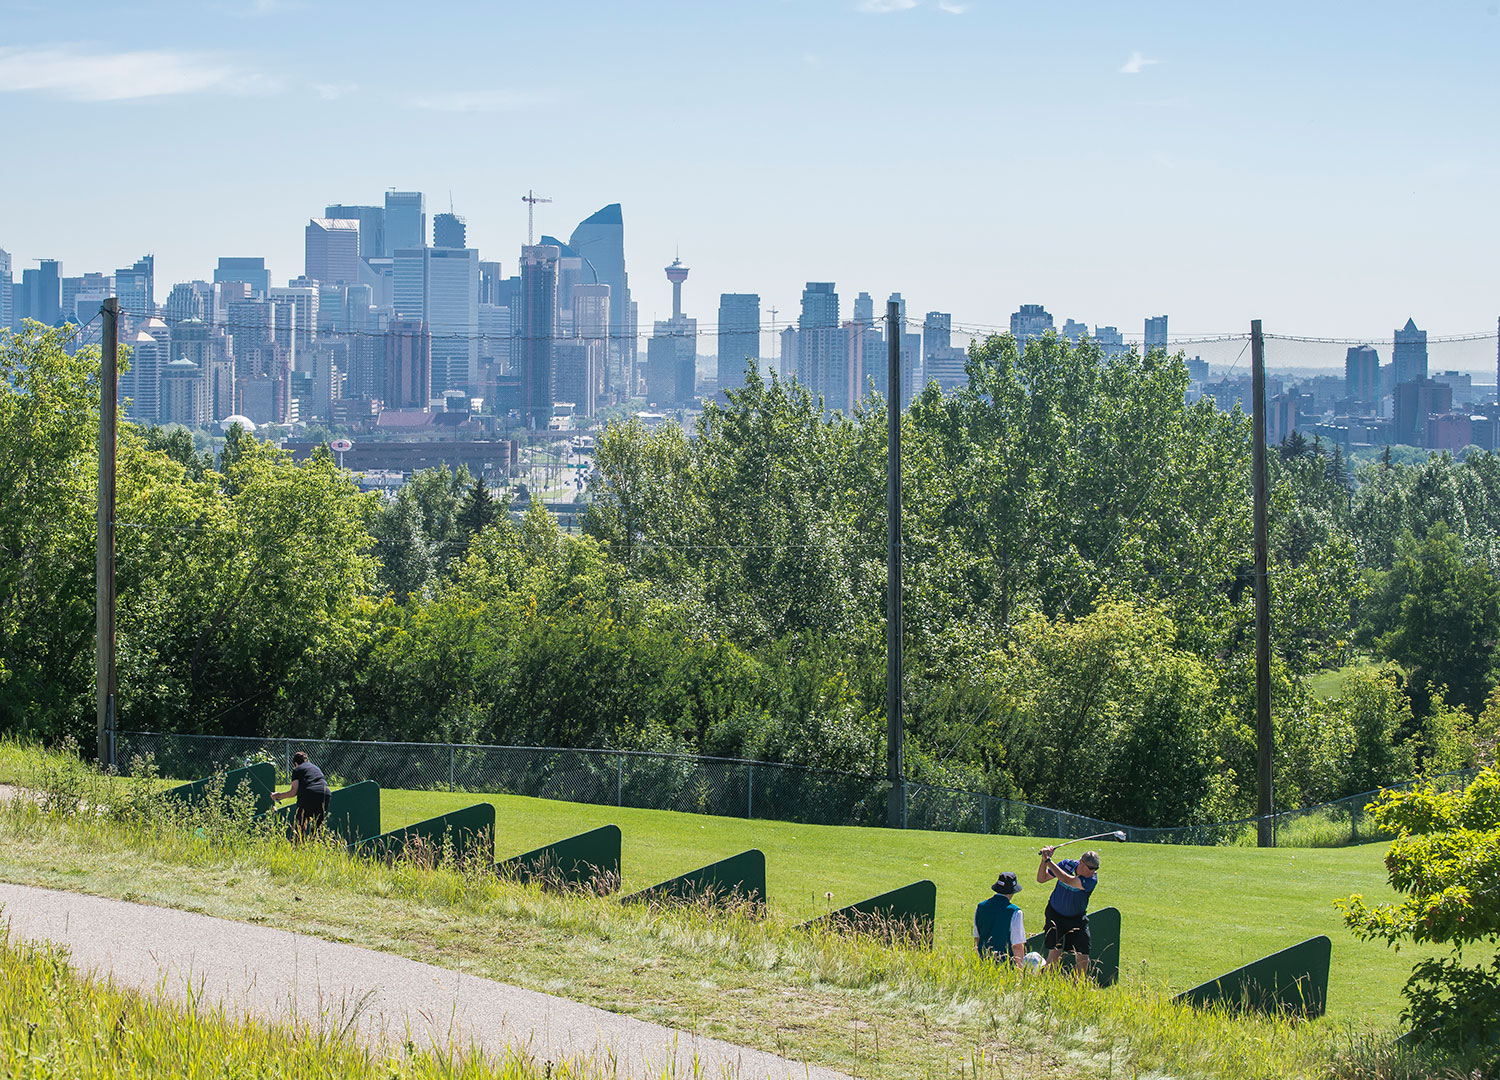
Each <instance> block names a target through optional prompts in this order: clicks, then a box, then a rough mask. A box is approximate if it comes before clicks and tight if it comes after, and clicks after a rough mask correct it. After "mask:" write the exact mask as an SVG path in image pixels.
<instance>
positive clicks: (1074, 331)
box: [1062, 319, 1089, 345]
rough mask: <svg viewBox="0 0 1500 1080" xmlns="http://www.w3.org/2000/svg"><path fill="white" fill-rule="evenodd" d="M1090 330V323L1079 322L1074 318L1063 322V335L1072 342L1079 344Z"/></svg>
mask: <svg viewBox="0 0 1500 1080" xmlns="http://www.w3.org/2000/svg"><path fill="white" fill-rule="evenodd" d="M1088 332H1089V326H1088V323H1081V322H1077V321H1075V320H1073V319H1069V320H1068V321H1067V322H1065V323H1063V328H1062V336H1063V337H1065V338H1067V339H1068V342H1069V343H1070V344H1073V345H1077V344H1078V343H1079V342H1080V341H1082V340H1083V339H1084V338H1085V337H1086V336H1087V335H1088Z"/></svg>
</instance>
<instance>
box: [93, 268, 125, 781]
mask: <svg viewBox="0 0 1500 1080" xmlns="http://www.w3.org/2000/svg"><path fill="white" fill-rule="evenodd" d="M100 313H101V314H102V315H103V316H104V320H103V321H104V327H103V331H102V334H103V341H102V343H101V348H100V350H99V535H98V547H97V549H96V552H95V562H94V615H95V622H96V624H97V627H96V629H97V631H98V642H97V646H96V655H95V668H96V671H97V675H98V684H99V685H98V705H99V716H98V720H99V764H100V765H101V766H105V767H110V766H113V765H114V764H115V405H116V402H117V401H118V400H119V399H118V393H117V387H116V377H117V374H118V371H119V367H118V362H117V360H118V348H119V341H120V301H119V300H118V299H117V298H116V297H113V296H111V297H110V298H109V299H107V300H105V301H104V306H103V308H102V309H101V312H100Z"/></svg>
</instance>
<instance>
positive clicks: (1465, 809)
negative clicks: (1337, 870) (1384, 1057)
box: [1337, 767, 1500, 1046]
mask: <svg viewBox="0 0 1500 1080" xmlns="http://www.w3.org/2000/svg"><path fill="white" fill-rule="evenodd" d="M1371 814H1372V816H1373V818H1374V820H1375V822H1376V824H1377V825H1378V826H1380V827H1381V828H1383V829H1386V830H1388V831H1390V832H1393V833H1395V834H1396V839H1395V840H1394V841H1393V842H1392V844H1391V846H1390V850H1389V851H1388V852H1387V853H1386V867H1387V869H1388V870H1389V872H1390V884H1391V887H1392V888H1393V889H1394V890H1395V891H1396V892H1397V893H1399V894H1401V895H1402V899H1400V900H1398V901H1397V902H1395V903H1385V904H1375V905H1371V904H1369V903H1368V902H1366V900H1365V898H1364V897H1363V896H1362V895H1361V894H1359V893H1355V894H1354V895H1352V896H1349V897H1347V898H1345V899H1343V900H1339V901H1338V902H1337V903H1338V906H1339V908H1340V909H1341V910H1342V911H1343V913H1344V922H1345V924H1346V925H1347V926H1348V927H1349V928H1350V929H1351V930H1353V931H1354V932H1355V934H1357V935H1358V936H1359V937H1361V938H1363V939H1365V940H1378V941H1385V942H1387V943H1388V944H1391V945H1395V946H1397V947H1398V948H1399V947H1400V945H1401V943H1403V942H1413V943H1417V944H1434V945H1448V946H1451V949H1452V954H1451V955H1450V956H1445V957H1434V958H1431V959H1427V960H1423V961H1421V962H1420V963H1418V964H1417V965H1416V966H1415V967H1414V968H1413V969H1412V974H1411V977H1410V978H1409V979H1408V980H1407V982H1406V986H1405V987H1404V989H1403V990H1402V994H1403V995H1404V996H1405V998H1406V1007H1405V1009H1404V1010H1403V1012H1402V1019H1403V1020H1404V1021H1405V1022H1406V1023H1408V1024H1409V1025H1411V1030H1412V1035H1413V1036H1414V1037H1415V1038H1416V1039H1418V1040H1422V1041H1429V1040H1441V1041H1443V1042H1447V1043H1457V1044H1459V1045H1460V1046H1465V1045H1469V1044H1472V1043H1476V1042H1481V1041H1486V1042H1487V1041H1490V1040H1492V1039H1493V1038H1494V1037H1495V1036H1496V1034H1497V1033H1500V951H1495V952H1494V955H1492V956H1490V957H1489V959H1488V963H1487V964H1482V965H1480V966H1477V967H1471V966H1467V965H1466V964H1465V963H1464V957H1463V953H1464V949H1465V947H1466V946H1471V945H1481V949H1482V951H1483V952H1485V953H1490V952H1491V950H1494V949H1495V947H1496V943H1497V942H1500V772H1497V771H1496V770H1495V769H1494V768H1493V767H1492V768H1489V769H1486V770H1485V771H1484V772H1483V773H1482V774H1481V775H1480V776H1479V777H1478V778H1476V779H1475V780H1474V782H1473V783H1471V784H1470V785H1469V787H1468V788H1467V789H1466V790H1465V791H1462V792H1453V791H1439V790H1437V789H1435V788H1433V787H1430V786H1429V787H1424V788H1421V789H1419V790H1416V791H1409V792H1399V793H1398V792H1387V793H1386V794H1385V795H1384V796H1382V798H1381V799H1380V801H1378V802H1377V803H1376V804H1375V805H1374V806H1373V807H1372V808H1371Z"/></svg>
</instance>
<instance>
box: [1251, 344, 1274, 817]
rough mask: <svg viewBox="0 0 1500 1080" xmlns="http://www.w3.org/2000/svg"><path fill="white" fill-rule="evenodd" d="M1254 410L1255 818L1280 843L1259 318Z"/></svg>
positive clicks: (1253, 372) (1262, 350)
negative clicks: (1274, 769)
mask: <svg viewBox="0 0 1500 1080" xmlns="http://www.w3.org/2000/svg"><path fill="white" fill-rule="evenodd" d="M1250 363H1251V381H1252V383H1253V384H1254V385H1253V388H1252V396H1253V402H1254V404H1253V410H1252V413H1251V426H1252V428H1253V429H1254V432H1253V439H1254V442H1253V449H1252V452H1251V467H1252V469H1253V470H1254V472H1255V479H1254V486H1255V765H1256V767H1255V781H1256V783H1255V790H1256V798H1255V816H1256V819H1257V821H1256V830H1255V835H1256V842H1257V843H1258V844H1259V845H1260V846H1261V847H1274V846H1275V844H1276V829H1275V820H1274V817H1273V815H1274V814H1275V806H1276V802H1275V797H1274V796H1275V792H1274V791H1273V790H1272V774H1271V752H1272V734H1271V581H1270V577H1269V575H1268V574H1267V567H1266V563H1267V545H1268V540H1267V536H1266V528H1267V526H1266V343H1265V339H1264V338H1263V337H1262V336H1261V330H1260V320H1259V319H1256V320H1254V321H1253V322H1252V323H1251V324H1250Z"/></svg>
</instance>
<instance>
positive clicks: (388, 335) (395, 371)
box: [381, 318, 432, 409]
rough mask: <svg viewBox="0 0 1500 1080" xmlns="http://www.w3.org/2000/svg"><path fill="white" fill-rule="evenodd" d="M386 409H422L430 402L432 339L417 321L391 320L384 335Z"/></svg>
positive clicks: (425, 326) (419, 320) (423, 324)
mask: <svg viewBox="0 0 1500 1080" xmlns="http://www.w3.org/2000/svg"><path fill="white" fill-rule="evenodd" d="M381 382H382V384H383V386H382V389H383V393H384V399H385V407H386V408H388V409H425V408H427V406H428V404H429V403H430V402H431V401H432V335H431V333H430V332H429V331H428V328H427V324H426V323H424V322H422V320H421V319H401V318H397V319H392V320H391V324H390V326H389V327H388V328H387V329H386V332H385V377H384V378H383V379H382V380H381Z"/></svg>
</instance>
